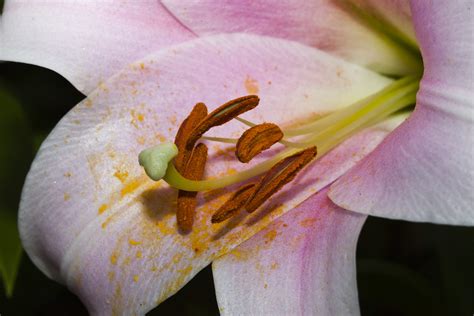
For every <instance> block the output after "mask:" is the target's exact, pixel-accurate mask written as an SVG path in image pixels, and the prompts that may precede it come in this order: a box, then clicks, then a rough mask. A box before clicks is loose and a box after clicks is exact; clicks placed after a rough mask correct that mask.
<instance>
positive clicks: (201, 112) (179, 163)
mask: <svg viewBox="0 0 474 316" xmlns="http://www.w3.org/2000/svg"><path fill="white" fill-rule="evenodd" d="M206 116H207V107H206V105H205V104H204V103H197V104H196V105H195V106H194V108H193V110H192V111H191V113H189V115H188V117H187V118H186V119H185V120H184V121H183V123H181V125H180V127H179V129H178V132H177V133H176V137H175V139H174V143H175V144H176V146H177V147H178V151H179V153H178V156H177V157H176V158H175V160H174V164H175V166H176V169H178V171H179V172H182V169H183V168H184V166H186V164H187V162H188V160H189V156H190V155H191V152H192V149H193V148H191V149H190V150H187V149H186V143H187V141H188V139H189V135H190V134H191V132H192V131H193V130H194V129H195V128H196V126H197V125H198V124H199V122H201V121H202V120H203V119H204V118H205V117H206ZM193 147H194V145H193Z"/></svg>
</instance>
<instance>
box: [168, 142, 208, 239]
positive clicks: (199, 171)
mask: <svg viewBox="0 0 474 316" xmlns="http://www.w3.org/2000/svg"><path fill="white" fill-rule="evenodd" d="M206 161H207V146H206V145H204V144H202V143H200V144H198V145H197V146H196V148H194V150H193V152H192V156H191V159H189V162H188V163H187V165H186V168H185V170H184V172H183V176H184V177H186V178H187V179H190V180H201V179H202V176H203V174H204V168H205V166H206ZM197 193H198V192H193V191H183V190H179V192H178V210H177V213H176V219H177V222H178V227H179V228H180V230H181V231H183V232H189V231H190V230H191V229H192V227H193V222H194V213H195V210H196V204H197V200H196V195H197Z"/></svg>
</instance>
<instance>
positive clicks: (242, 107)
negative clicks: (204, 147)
mask: <svg viewBox="0 0 474 316" xmlns="http://www.w3.org/2000/svg"><path fill="white" fill-rule="evenodd" d="M259 101H260V99H259V98H258V96H256V95H248V96H245V97H240V98H237V99H234V100H231V101H229V102H227V103H225V104H223V105H221V106H220V107H218V108H217V109H215V110H214V111H212V112H211V113H209V115H208V116H207V117H206V118H205V119H203V120H202V121H201V122H200V123H199V124H198V126H196V127H195V128H194V129H193V130H192V132H191V133H190V134H189V137H188V139H187V143H186V148H187V149H190V148H193V147H194V144H196V142H197V141H198V139H199V138H201V136H202V135H204V133H206V132H207V131H208V130H209V129H211V128H212V127H214V126H219V125H222V124H225V123H227V122H229V121H230V120H232V119H234V118H235V117H237V116H239V115H240V114H242V113H245V112H247V111H250V110H252V109H254V108H255V107H256V106H257V105H258V102H259Z"/></svg>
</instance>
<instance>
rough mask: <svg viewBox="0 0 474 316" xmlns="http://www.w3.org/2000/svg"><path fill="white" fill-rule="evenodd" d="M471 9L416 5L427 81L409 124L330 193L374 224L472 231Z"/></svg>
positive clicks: (456, 4)
mask: <svg viewBox="0 0 474 316" xmlns="http://www.w3.org/2000/svg"><path fill="white" fill-rule="evenodd" d="M472 10H473V5H472V2H471V1H441V2H430V1H414V2H413V4H412V11H413V15H414V18H415V28H416V32H417V36H418V38H419V40H420V44H421V49H422V53H423V57H424V62H425V67H426V70H425V74H424V77H423V80H422V84H421V88H420V91H419V92H418V95H417V108H416V111H415V112H414V113H413V115H412V117H410V119H409V120H408V121H407V122H406V123H405V124H403V125H402V126H400V128H398V129H397V130H395V132H394V133H393V134H392V135H390V136H389V137H388V138H387V139H386V140H385V141H384V142H383V143H382V144H381V145H380V146H379V147H378V148H377V149H376V150H375V151H374V152H373V153H372V154H371V155H370V156H369V157H367V158H366V159H365V160H364V161H363V162H362V163H361V164H359V165H358V166H357V168H354V169H353V170H351V172H349V173H348V174H347V175H345V176H344V177H342V178H341V179H340V180H339V181H338V182H336V183H335V184H334V185H333V186H332V188H331V191H330V193H329V195H330V197H331V199H332V200H333V201H334V202H335V203H337V204H338V205H340V206H341V207H344V208H347V209H350V210H353V211H357V212H361V213H365V214H373V215H376V216H382V217H388V218H398V219H406V220H412V221H423V222H425V221H427V222H434V223H445V224H458V225H473V224H474V208H473V205H474V194H473V192H474V124H473V123H474V111H473V109H474V92H473V90H472V87H473V86H474V76H473V69H474V58H473V57H474V38H473V32H472Z"/></svg>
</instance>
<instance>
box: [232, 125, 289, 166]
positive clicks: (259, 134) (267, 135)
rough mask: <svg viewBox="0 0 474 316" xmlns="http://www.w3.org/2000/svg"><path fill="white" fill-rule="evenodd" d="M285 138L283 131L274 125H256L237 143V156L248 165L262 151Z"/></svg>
mask: <svg viewBox="0 0 474 316" xmlns="http://www.w3.org/2000/svg"><path fill="white" fill-rule="evenodd" d="M282 138H283V132H282V131H281V129H280V128H279V127H278V126H277V125H276V124H273V123H263V124H259V125H255V126H254V127H251V128H249V129H248V130H246V131H245V132H244V133H243V134H242V136H241V137H240V138H239V140H238V142H237V146H236V149H235V155H236V156H237V158H238V159H239V161H240V162H244V163H247V162H249V161H250V160H252V158H253V157H255V156H257V155H258V154H260V153H261V152H262V151H264V150H266V149H268V148H270V147H271V146H273V145H274V144H275V143H277V142H279V141H280V140H281V139H282Z"/></svg>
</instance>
